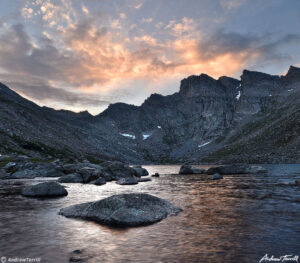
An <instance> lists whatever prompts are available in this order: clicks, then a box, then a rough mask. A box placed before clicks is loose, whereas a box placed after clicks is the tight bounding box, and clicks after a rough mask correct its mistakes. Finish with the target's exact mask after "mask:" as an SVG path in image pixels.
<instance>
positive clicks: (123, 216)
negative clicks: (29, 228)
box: [59, 194, 182, 227]
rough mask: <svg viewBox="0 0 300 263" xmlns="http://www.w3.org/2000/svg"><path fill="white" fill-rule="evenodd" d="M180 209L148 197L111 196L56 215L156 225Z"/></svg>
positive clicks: (128, 224) (133, 224)
mask: <svg viewBox="0 0 300 263" xmlns="http://www.w3.org/2000/svg"><path fill="white" fill-rule="evenodd" d="M180 211H182V209H181V208H179V207H177V206H174V205H172V204H171V203H169V202H168V201H166V200H163V199H160V198H158V197H155V196H152V195H148V194H121V195H114V196H111V197H108V198H105V199H103V200H100V201H97V202H90V203H83V204H78V205H72V206H69V207H66V208H63V209H61V210H60V211H59V214H60V215H63V216H66V217H70V218H81V219H86V220H91V221H95V222H98V223H100V224H104V225H111V226H118V227H126V226H129V227H133V226H142V225H150V224H153V223H156V222H158V221H160V220H162V219H164V218H166V217H167V216H168V215H176V214H177V213H179V212H180Z"/></svg>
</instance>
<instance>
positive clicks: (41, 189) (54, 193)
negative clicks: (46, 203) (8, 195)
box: [21, 182, 68, 197]
mask: <svg viewBox="0 0 300 263" xmlns="http://www.w3.org/2000/svg"><path fill="white" fill-rule="evenodd" d="M21 194H22V195H23V196H27V197H58V196H66V195H68V192H67V190H66V189H65V188H64V187H63V186H62V185H60V184H59V183H57V182H45V183H40V184H36V185H30V186H25V187H24V188H23V189H22V191H21Z"/></svg>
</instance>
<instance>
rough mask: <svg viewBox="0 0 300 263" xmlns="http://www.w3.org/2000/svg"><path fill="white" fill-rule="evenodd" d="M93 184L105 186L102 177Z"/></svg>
mask: <svg viewBox="0 0 300 263" xmlns="http://www.w3.org/2000/svg"><path fill="white" fill-rule="evenodd" d="M94 184H95V185H104V184H106V181H105V179H104V178H103V177H99V178H98V179H97V180H96V181H95V183H94Z"/></svg>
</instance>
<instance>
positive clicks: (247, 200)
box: [0, 165, 300, 263]
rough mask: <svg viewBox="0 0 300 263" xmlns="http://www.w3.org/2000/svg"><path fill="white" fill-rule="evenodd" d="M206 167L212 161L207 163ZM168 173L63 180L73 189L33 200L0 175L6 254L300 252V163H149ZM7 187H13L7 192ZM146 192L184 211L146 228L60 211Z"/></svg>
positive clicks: (148, 257)
mask: <svg viewBox="0 0 300 263" xmlns="http://www.w3.org/2000/svg"><path fill="white" fill-rule="evenodd" d="M201 167H204V168H207V166H201ZM145 168H146V169H148V170H149V172H150V174H153V173H155V172H159V173H160V174H162V175H161V177H159V178H152V181H151V182H144V183H139V184H138V185H133V186H120V185H117V184H115V183H114V182H111V183H107V184H106V185H104V186H95V185H82V184H64V185H66V186H67V187H68V188H67V190H68V192H69V195H68V196H67V197H63V198H56V199H32V198H25V197H22V196H20V195H18V194H14V189H15V188H18V187H20V186H19V185H15V183H16V182H17V184H18V183H24V184H32V183H37V182H38V181H42V180H45V179H34V180H11V181H2V182H0V257H1V256H6V257H23V258H27V257H32V258H35V257H41V258H42V261H41V262H50V263H56V262H58V263H59V262H69V259H70V257H71V252H72V251H74V250H76V249H81V250H83V253H82V255H81V256H82V257H83V258H84V259H85V262H97V263H98V262H204V263H205V262H259V260H260V259H261V258H262V257H263V256H264V255H265V254H269V255H274V256H280V255H286V254H298V255H299V254H300V220H299V218H300V187H299V186H294V185H292V183H293V182H294V181H295V179H299V178H300V165H268V169H269V172H268V174H261V175H232V176H230V175H228V176H224V179H223V180H219V181H211V180H208V176H205V175H174V174H175V173H178V170H179V166H145ZM7 191H9V192H10V193H11V194H10V195H7ZM132 192H143V193H148V194H152V195H155V196H158V197H161V198H165V199H167V200H168V201H170V202H172V203H173V204H174V205H177V206H180V207H182V208H183V210H184V212H182V213H180V214H179V215H178V216H175V217H168V218H167V219H165V220H163V221H161V222H159V223H157V224H154V225H151V226H147V227H139V228H130V229H113V228H109V227H106V226H101V225H98V224H96V223H93V222H86V221H82V220H76V219H68V218H65V217H63V216H59V215H58V214H57V213H58V211H59V209H60V208H62V207H66V206H69V205H72V204H78V203H82V202H88V201H96V200H99V199H102V198H105V197H108V196H111V195H113V194H121V193H132Z"/></svg>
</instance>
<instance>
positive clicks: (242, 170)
mask: <svg viewBox="0 0 300 263" xmlns="http://www.w3.org/2000/svg"><path fill="white" fill-rule="evenodd" d="M266 172H267V169H265V168H264V167H262V166H257V165H246V164H233V165H224V166H218V167H212V168H209V169H208V170H207V171H206V173H207V174H216V173H219V174H251V173H266Z"/></svg>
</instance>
